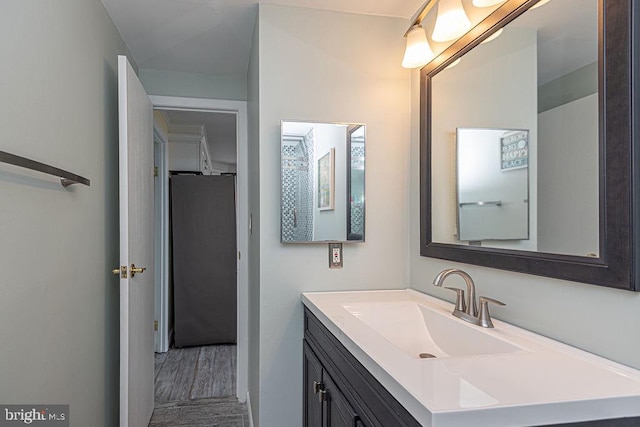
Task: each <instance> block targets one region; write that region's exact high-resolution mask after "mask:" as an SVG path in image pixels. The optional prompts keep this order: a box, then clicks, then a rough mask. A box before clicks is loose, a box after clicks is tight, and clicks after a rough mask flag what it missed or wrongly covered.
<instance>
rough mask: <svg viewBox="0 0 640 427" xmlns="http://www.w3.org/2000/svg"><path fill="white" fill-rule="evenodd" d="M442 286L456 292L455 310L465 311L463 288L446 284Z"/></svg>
mask: <svg viewBox="0 0 640 427" xmlns="http://www.w3.org/2000/svg"><path fill="white" fill-rule="evenodd" d="M444 288H445V289H449V290H450V291H454V292H455V293H456V310H457V311H462V312H464V311H466V309H467V304H466V303H465V302H464V289H460V288H450V287H448V286H445V287H444Z"/></svg>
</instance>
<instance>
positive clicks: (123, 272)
mask: <svg viewBox="0 0 640 427" xmlns="http://www.w3.org/2000/svg"><path fill="white" fill-rule="evenodd" d="M111 272H112V273H113V274H115V275H116V276H120V278H121V279H126V278H127V266H126V265H123V266H122V267H120V268H114V269H113V270H111Z"/></svg>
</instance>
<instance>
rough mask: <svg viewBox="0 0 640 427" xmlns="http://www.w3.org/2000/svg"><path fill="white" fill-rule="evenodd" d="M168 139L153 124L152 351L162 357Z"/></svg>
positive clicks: (165, 348) (165, 309)
mask: <svg viewBox="0 0 640 427" xmlns="http://www.w3.org/2000/svg"><path fill="white" fill-rule="evenodd" d="M168 142H169V136H168V135H165V133H164V131H163V130H162V129H160V128H159V127H157V126H156V124H155V121H154V123H153V148H154V153H153V154H154V161H155V163H154V164H155V167H156V168H157V178H159V179H154V182H153V186H154V195H155V198H154V220H155V224H154V230H153V232H154V256H155V261H156V263H155V271H154V277H155V283H154V305H155V307H154V311H155V315H156V321H157V322H158V324H157V325H156V328H154V329H155V331H154V340H153V341H154V351H155V352H156V353H165V352H167V351H168V350H169V343H170V342H171V337H170V336H169V333H170V331H169V321H168V318H169V268H168V265H169V179H168V174H169V154H168V145H167V144H168Z"/></svg>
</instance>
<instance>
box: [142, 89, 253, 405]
mask: <svg viewBox="0 0 640 427" xmlns="http://www.w3.org/2000/svg"><path fill="white" fill-rule="evenodd" d="M150 98H151V100H152V103H153V104H154V119H155V120H154V122H155V123H154V142H155V144H154V148H155V165H156V168H157V170H156V173H157V174H158V178H157V179H156V188H155V189H154V190H155V194H156V218H155V220H156V224H157V228H156V245H155V249H156V260H157V263H156V265H157V266H158V267H157V269H156V277H157V281H156V282H157V283H156V293H155V294H156V295H155V298H156V310H155V312H156V321H157V329H156V340H155V351H156V353H157V354H158V355H159V356H157V359H159V361H160V364H159V366H160V367H162V365H163V364H164V363H166V362H167V359H166V357H167V353H166V352H167V351H168V350H169V348H170V346H171V344H174V343H175V344H177V346H176V347H183V348H181V349H176V352H179V353H180V356H179V357H176V358H173V359H174V361H175V360H178V359H179V360H183V363H186V364H189V363H191V364H193V365H194V367H193V368H189V367H187V369H186V370H183V371H182V373H180V372H178V370H179V369H180V368H179V367H176V366H165V368H166V370H167V371H168V372H169V371H174V372H173V373H172V375H173V377H175V378H179V377H181V376H182V377H184V378H187V377H189V378H191V379H192V380H193V379H195V380H196V381H200V383H199V384H195V385H194V384H192V385H190V386H189V385H184V384H183V385H182V387H183V388H184V387H186V388H188V389H189V390H191V391H192V392H193V393H195V395H193V396H191V395H189V396H188V397H187V399H192V398H202V397H219V395H221V394H229V393H232V394H233V395H235V396H237V397H238V399H239V400H240V401H241V402H242V401H244V400H245V399H246V388H247V386H246V375H247V374H246V369H247V362H246V361H247V360H248V354H247V341H246V340H247V335H246V326H247V308H246V306H247V299H246V295H247V292H246V289H247V287H248V284H247V277H248V272H247V265H248V263H247V255H248V254H247V251H246V248H247V245H248V232H247V230H246V228H245V227H242V225H244V224H246V223H247V220H246V218H247V217H248V214H247V211H248V199H247V184H246V183H247V175H246V174H247V168H246V143H247V141H246V103H245V102H240V101H216V100H199V99H189V98H173V97H155V96H151V97H150ZM172 177H174V178H178V179H176V180H175V182H178V181H179V180H180V181H182V182H181V186H180V188H182V190H181V191H183V190H184V187H185V186H184V185H182V184H184V183H185V182H188V181H194V182H196V184H195V185H200V184H203V183H204V185H208V182H209V181H217V182H224V185H223V187H225V189H226V190H225V191H223V193H224V194H223V195H221V196H220V197H223V198H226V199H225V200H226V201H224V203H226V204H227V205H228V204H229V203H231V204H232V205H233V209H232V212H231V214H232V216H233V218H232V222H229V223H227V224H226V225H220V224H218V225H215V224H214V225H213V226H214V227H216V226H217V227H223V228H226V229H228V228H230V227H231V228H232V229H233V230H232V231H234V233H231V234H232V235H233V239H232V240H233V242H230V241H229V238H227V243H225V245H226V246H227V249H226V250H225V253H226V254H227V255H226V258H225V259H224V262H223V264H221V265H220V266H219V267H220V268H222V267H227V269H228V270H229V271H230V272H231V273H232V280H233V282H234V283H233V288H232V290H231V291H230V288H229V287H227V288H226V291H224V292H216V289H213V288H212V287H211V286H213V287H215V284H208V285H211V286H209V289H206V286H207V284H204V286H205V287H204V288H201V289H195V290H194V289H191V290H188V292H187V293H186V296H187V297H190V298H192V303H189V302H188V299H187V304H186V306H185V305H184V302H185V299H184V296H185V294H184V292H183V293H182V297H181V298H182V305H183V306H182V307H180V304H181V303H178V304H176V300H175V298H176V292H181V291H184V289H178V288H176V286H184V283H183V284H179V283H177V282H176V277H175V273H176V266H175V265H174V262H175V261H176V259H175V257H174V256H173V255H174V254H172V246H173V245H174V243H175V242H174V239H172V235H173V231H175V229H172V228H170V224H171V216H172V210H171V202H172V197H171V196H172V194H173V195H174V197H175V194H174V192H175V190H176V188H177V187H178V186H174V187H175V188H173V189H172V187H171V184H170V182H171V180H172V179H173V178H172ZM188 186H189V185H187V187H188ZM187 191H188V189H187ZM196 192H197V191H196ZM183 195H184V194H183ZM220 200H223V199H220ZM220 200H219V201H220ZM179 203H180V204H181V206H184V204H185V198H184V197H182V198H181V200H180V201H179ZM190 203H193V201H192V202H190ZM224 203H223V204H224ZM215 204H217V203H214V205H215ZM209 205H211V203H209ZM196 206H197V204H196ZM210 207H211V206H210ZM182 211H183V212H182V215H183V218H182V219H181V221H182V222H183V224H187V225H188V224H190V223H192V222H193V221H192V219H191V218H190V217H189V212H190V211H196V212H195V213H198V212H197V211H198V209H197V208H196V209H193V207H191V208H189V209H182ZM227 213H229V212H228V210H227ZM185 214H186V215H187V216H186V217H185ZM200 214H203V212H200ZM204 215H205V221H204V223H205V224H206V223H208V222H210V221H207V220H206V216H207V215H210V213H209V214H207V213H204ZM210 216H211V215H210ZM214 216H215V215H214ZM223 216H224V215H223ZM227 216H229V215H227ZM195 221H200V223H201V224H202V223H203V222H202V221H203V219H202V215H201V218H200V219H199V220H195ZM198 234H199V233H197V232H196V233H192V235H195V236H197V235H198ZM203 234H206V233H203ZM227 237H228V236H227ZM209 243H210V242H209ZM182 245H184V241H183V242H182ZM210 247H211V246H210ZM178 251H179V252H180V253H184V252H185V250H184V246H183V247H181V248H178ZM203 255H204V257H205V258H206V254H203ZM229 255H230V256H229ZM213 256H214V258H216V259H217V258H219V257H220V255H219V254H217V255H216V254H214V255H213ZM196 264H207V260H201V261H200V262H196ZM192 266H193V264H192V265H191V266H190V267H188V268H187V269H186V271H188V270H190V269H191V267H192ZM182 271H183V272H184V271H185V268H183V269H182ZM229 277H231V276H229V275H228V274H227V280H229ZM218 279H219V278H218ZM200 285H203V284H202V283H201V284H200ZM203 292H204V293H206V292H208V297H207V298H209V299H211V298H212V296H216V299H220V300H222V301H223V305H224V306H226V307H227V308H228V307H230V306H232V307H231V308H232V310H228V312H227V313H226V316H227V317H226V318H225V319H221V318H217V319H216V318H211V316H209V319H208V320H207V313H206V311H207V310H204V311H202V310H201V306H202V304H200V310H201V312H200V313H197V310H196V311H194V310H195V308H194V307H196V306H197V305H198V304H197V303H198V301H197V296H198V295H203ZM212 292H213V293H212ZM194 296H195V298H196V300H193V298H194ZM218 297H219V298H218ZM200 302H201V301H200ZM219 302H220V301H218V303H219ZM196 308H197V307H196ZM218 308H219V307H218ZM211 311H215V312H218V311H219V310H217V309H214V310H211ZM185 313H186V314H187V317H189V316H190V318H187V319H185V318H182V319H180V318H178V316H185ZM207 321H209V322H214V323H215V324H209V325H207V323H206V322H207ZM193 322H196V323H197V322H200V324H199V325H196V326H193V325H194V323H193ZM203 322H204V323H203ZM222 324H224V325H226V326H225V328H223V329H225V331H224V332H223V333H222V336H220V334H218V336H217V337H216V336H213V337H212V336H211V334H207V333H204V335H203V336H196V337H193V336H191V335H193V333H194V332H195V333H196V334H195V335H198V333H202V332H203V331H204V332H210V330H211V329H216V328H217V326H220V325H222ZM185 325H186V326H185ZM189 325H191V326H189ZM176 326H178V327H176ZM218 329H219V328H218ZM230 329H233V331H230ZM185 331H187V334H186V335H185ZM179 334H181V335H179ZM200 335H202V334H200ZM207 335H208V336H207ZM214 335H215V334H214ZM234 342H235V343H234ZM235 344H237V345H235ZM215 346H218V347H215ZM203 362H204V363H203ZM206 366H209V368H210V369H218V370H219V369H223V370H225V371H226V372H225V373H224V375H217V377H218V378H223V379H222V380H221V381H219V382H218V383H216V384H213V383H212V382H211V381H209V384H208V385H205V386H204V387H202V386H203V383H206V382H207V380H204V381H203V380H202V379H203V378H208V377H210V376H208V375H207V373H206V372H200V373H198V372H196V371H194V369H198V368H200V369H202V368H203V367H205V369H206ZM157 367H158V364H157ZM229 373H232V374H233V375H231V376H230V375H228V374H229ZM157 374H160V372H157ZM208 380H211V378H208ZM206 389H208V390H209V392H211V393H214V395H211V396H207V395H206V393H207V390H206ZM169 393H171V392H169ZM180 393H182V394H184V390H183V391H182V392H181V391H179V390H176V391H174V392H173V398H174V399H175V398H178V397H177V396H178V395H182V394H180ZM203 393H204V394H203ZM165 394H166V393H165ZM167 396H168V395H167ZM165 397H166V396H165Z"/></svg>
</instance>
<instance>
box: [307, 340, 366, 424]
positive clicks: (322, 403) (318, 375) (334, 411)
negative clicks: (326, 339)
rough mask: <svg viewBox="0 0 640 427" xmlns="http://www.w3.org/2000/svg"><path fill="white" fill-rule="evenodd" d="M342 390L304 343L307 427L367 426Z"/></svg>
mask: <svg viewBox="0 0 640 427" xmlns="http://www.w3.org/2000/svg"><path fill="white" fill-rule="evenodd" d="M357 422H359V418H358V414H356V413H355V411H354V410H353V408H352V407H351V406H350V405H349V402H348V401H347V400H346V399H345V397H344V395H342V393H341V392H340V389H339V388H338V386H336V384H335V383H334V382H333V380H332V379H331V376H330V375H329V374H328V372H327V371H326V370H325V369H324V368H323V367H322V365H321V364H320V362H319V361H318V358H317V357H316V356H315V354H314V353H313V351H312V350H311V348H310V347H309V345H308V344H307V343H304V425H305V426H307V427H354V426H363V427H364V424H362V423H359V424H356V423H357Z"/></svg>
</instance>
